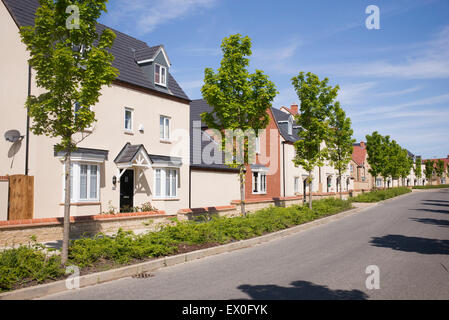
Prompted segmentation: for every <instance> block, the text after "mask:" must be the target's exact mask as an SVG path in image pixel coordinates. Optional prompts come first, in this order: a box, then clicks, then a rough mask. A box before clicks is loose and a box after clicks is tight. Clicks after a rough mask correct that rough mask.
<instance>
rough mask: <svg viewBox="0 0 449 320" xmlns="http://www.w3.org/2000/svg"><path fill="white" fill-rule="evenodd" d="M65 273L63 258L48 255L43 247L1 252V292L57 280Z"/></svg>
mask: <svg viewBox="0 0 449 320" xmlns="http://www.w3.org/2000/svg"><path fill="white" fill-rule="evenodd" d="M64 273H65V270H64V269H63V268H62V267H61V258H60V257H59V256H58V255H48V254H47V253H46V252H45V251H44V246H42V245H38V244H35V243H33V244H30V245H27V246H20V247H19V248H15V249H8V250H4V251H1V252H0V292H2V291H7V290H11V289H12V288H13V287H15V286H20V285H25V284H27V283H30V282H37V283H42V282H44V281H45V280H48V279H56V278H58V277H61V276H62V275H64Z"/></svg>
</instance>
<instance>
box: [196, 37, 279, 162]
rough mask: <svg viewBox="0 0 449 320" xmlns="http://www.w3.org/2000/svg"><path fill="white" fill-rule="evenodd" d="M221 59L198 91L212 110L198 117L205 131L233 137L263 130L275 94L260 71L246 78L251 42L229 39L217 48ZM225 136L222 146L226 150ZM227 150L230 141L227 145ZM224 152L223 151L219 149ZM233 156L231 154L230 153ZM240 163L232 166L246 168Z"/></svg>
mask: <svg viewBox="0 0 449 320" xmlns="http://www.w3.org/2000/svg"><path fill="white" fill-rule="evenodd" d="M221 49H222V51H223V58H222V60H221V64H220V68H218V70H217V73H214V71H213V70H212V69H211V68H206V69H205V71H204V85H203V87H202V88H201V92H202V94H203V97H204V99H205V100H206V101H207V103H208V104H209V105H210V106H211V107H212V111H211V112H209V113H208V112H205V113H203V114H201V118H202V120H203V121H204V122H205V123H206V124H207V126H208V127H209V128H214V129H216V130H219V132H221V133H223V132H224V131H225V130H233V131H235V133H236V134H238V133H239V132H240V133H246V132H247V131H252V132H255V133H256V134H258V131H259V130H261V129H265V128H266V126H267V125H268V123H269V119H270V118H269V114H268V113H267V110H268V109H269V108H270V107H271V104H272V101H273V99H274V97H275V96H276V94H277V91H276V87H275V85H274V83H273V82H271V81H270V80H269V79H268V76H267V75H265V74H264V73H263V71H261V70H256V71H255V73H253V74H250V73H249V72H248V70H247V68H248V65H249V59H248V58H247V57H248V56H250V55H251V39H250V38H249V37H248V36H245V37H242V36H241V35H240V34H235V35H230V36H229V37H227V38H224V39H223V42H222V44H221ZM226 138H227V137H226V136H225V137H223V139H222V146H228V145H229V144H228V143H229V142H228V141H226ZM230 143H231V149H232V148H233V145H232V143H233V141H230ZM223 149H224V150H226V149H227V148H223ZM247 150H248V143H247V141H246V142H245V146H244V150H240V152H244V153H245V154H247ZM231 152H233V151H231ZM241 160H242V163H237V164H236V165H234V166H233V165H232V164H231V163H229V164H228V163H227V164H228V165H230V166H231V167H232V166H233V167H239V166H242V164H248V158H247V157H246V156H245V157H243V158H242V159H241Z"/></svg>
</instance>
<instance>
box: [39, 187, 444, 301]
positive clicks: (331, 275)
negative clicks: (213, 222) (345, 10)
mask: <svg viewBox="0 0 449 320" xmlns="http://www.w3.org/2000/svg"><path fill="white" fill-rule="evenodd" d="M368 266H376V267H377V268H378V271H379V273H378V278H376V273H372V272H373V270H374V271H375V269H376V267H372V268H374V269H369V270H368V271H369V272H370V273H369V274H367V273H366V271H367V267H368ZM448 270H449V189H440V190H437V191H431V192H427V191H426V192H413V193H412V194H408V195H406V196H402V197H399V198H398V199H394V200H392V201H388V202H385V203H382V204H379V205H377V206H374V207H372V208H370V209H367V210H365V211H363V212H361V213H358V214H354V215H351V216H348V217H345V218H343V219H340V220H337V221H333V222H330V223H328V224H325V225H320V226H318V227H314V228H312V229H309V230H306V231H303V232H300V233H297V234H294V235H290V236H287V237H284V238H282V239H278V240H273V241H271V242H268V243H264V244H261V245H257V246H254V247H252V248H247V249H242V250H238V251H233V252H230V253H225V254H220V255H215V256H211V257H207V258H203V259H199V260H196V261H192V262H188V263H184V264H181V265H176V266H172V267H167V268H162V269H160V270H157V271H155V272H153V273H152V275H153V277H151V278H146V279H138V278H124V279H120V280H117V281H112V282H108V283H104V284H100V285H96V286H92V287H87V288H82V289H79V290H76V291H68V292H64V293H60V294H56V295H52V296H47V297H45V299H90V300H91V299H189V300H190V299H449V271H448ZM368 277H370V280H369V281H368V284H371V288H372V285H373V284H376V279H378V280H379V281H378V284H379V289H376V288H375V287H374V288H372V289H367V285H366V282H367V278H368Z"/></svg>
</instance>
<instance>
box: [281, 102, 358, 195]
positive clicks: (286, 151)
mask: <svg viewBox="0 0 449 320" xmlns="http://www.w3.org/2000/svg"><path fill="white" fill-rule="evenodd" d="M272 112H273V114H274V115H275V118H276V121H277V123H278V127H279V131H280V133H281V137H282V141H281V145H282V150H281V159H282V160H281V161H282V166H281V171H282V172H283V174H282V181H283V182H282V194H283V196H285V197H290V196H295V195H303V196H304V195H306V194H308V192H309V190H308V188H309V187H308V185H307V183H306V179H307V178H308V176H309V174H308V172H306V171H305V170H304V169H303V168H302V167H300V166H295V165H294V163H293V159H294V158H295V154H296V152H295V148H294V143H295V142H296V141H297V140H298V131H299V130H301V128H300V127H299V126H298V125H297V124H296V123H295V121H294V116H295V115H297V114H298V112H299V110H298V105H296V104H293V105H291V106H290V108H288V107H285V106H283V107H281V108H280V109H279V110H278V109H275V108H272ZM322 147H325V144H324V143H323V144H322ZM312 178H313V180H312V193H321V194H322V193H336V192H339V191H340V190H339V188H340V182H339V175H338V172H337V171H336V170H335V168H334V167H333V166H331V165H330V164H329V162H328V161H325V164H324V166H323V167H317V168H315V170H314V172H312ZM352 189H353V181H352V179H351V177H350V174H349V168H348V170H346V171H345V172H343V173H342V191H349V190H352Z"/></svg>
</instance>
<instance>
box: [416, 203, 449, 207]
mask: <svg viewBox="0 0 449 320" xmlns="http://www.w3.org/2000/svg"><path fill="white" fill-rule="evenodd" d="M421 204H423V205H426V206H437V207H449V203H447V204H446V203H432V202H421Z"/></svg>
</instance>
